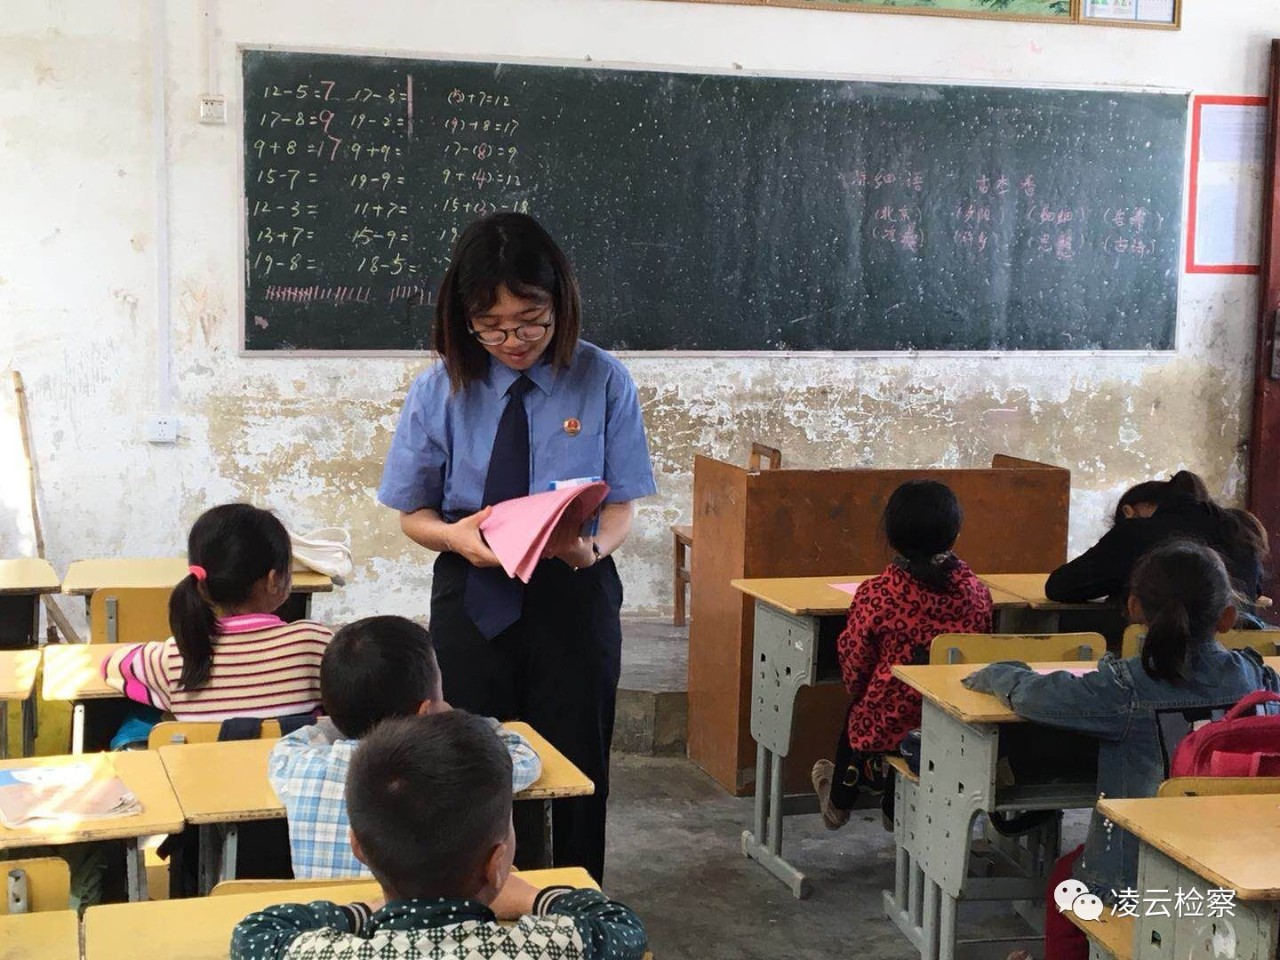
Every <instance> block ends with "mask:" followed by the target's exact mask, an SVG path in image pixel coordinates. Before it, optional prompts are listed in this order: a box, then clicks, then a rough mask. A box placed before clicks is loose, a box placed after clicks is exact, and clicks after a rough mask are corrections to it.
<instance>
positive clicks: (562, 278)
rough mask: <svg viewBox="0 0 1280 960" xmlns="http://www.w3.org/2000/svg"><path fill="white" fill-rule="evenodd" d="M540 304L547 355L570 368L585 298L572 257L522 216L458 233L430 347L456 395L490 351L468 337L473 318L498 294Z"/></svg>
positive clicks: (479, 371)
mask: <svg viewBox="0 0 1280 960" xmlns="http://www.w3.org/2000/svg"><path fill="white" fill-rule="evenodd" d="M500 287H506V288H507V290H508V291H510V293H511V294H512V295H513V296H516V297H521V298H523V299H532V300H539V301H545V302H546V303H547V304H548V305H549V306H550V307H551V311H552V316H553V317H554V318H555V331H554V332H553V333H552V335H551V342H550V343H549V344H548V345H547V353H546V356H547V357H548V358H549V359H550V360H551V362H552V363H553V364H554V365H555V366H557V367H559V368H561V369H564V368H565V367H567V366H569V363H570V362H571V361H572V360H573V354H574V351H575V350H576V349H577V347H578V328H579V326H580V324H581V315H582V298H581V295H580V294H579V292H578V281H577V278H576V277H575V276H574V273H573V267H572V266H570V264H569V258H568V257H566V256H565V255H564V251H562V250H561V249H560V248H559V247H558V246H556V242H555V241H554V240H552V239H551V234H549V233H547V231H546V230H544V229H543V228H542V226H541V225H540V224H539V223H538V221H536V220H534V219H533V217H530V216H528V215H527V214H523V213H513V212H511V211H507V212H504V213H491V214H489V216H487V217H484V218H482V219H480V220H477V221H476V222H475V223H473V224H471V225H470V226H469V227H467V229H465V230H464V231H462V236H460V237H459V238H458V242H457V243H456V244H455V245H454V248H453V259H452V260H451V261H450V263H449V268H448V269H447V270H446V271H445V274H444V279H443V280H442V281H441V282H440V297H439V300H438V301H437V303H436V319H435V326H434V328H433V330H432V345H433V346H434V347H435V351H436V353H438V354H439V355H440V358H441V359H442V360H443V361H444V366H445V369H446V370H447V371H448V372H449V384H450V386H451V387H452V388H453V390H454V392H455V393H456V392H457V391H459V390H461V389H462V388H463V387H465V386H467V384H469V383H471V382H472V381H473V380H479V379H481V378H483V377H484V376H485V374H486V372H487V371H488V369H489V354H488V353H487V352H486V351H485V349H484V347H482V346H481V345H480V343H479V341H477V340H476V339H475V337H473V336H472V335H471V330H470V323H471V317H472V316H473V315H475V314H477V313H482V312H483V311H485V310H488V309H489V308H490V307H491V306H493V304H494V302H495V301H496V300H497V298H498V289H499V288H500Z"/></svg>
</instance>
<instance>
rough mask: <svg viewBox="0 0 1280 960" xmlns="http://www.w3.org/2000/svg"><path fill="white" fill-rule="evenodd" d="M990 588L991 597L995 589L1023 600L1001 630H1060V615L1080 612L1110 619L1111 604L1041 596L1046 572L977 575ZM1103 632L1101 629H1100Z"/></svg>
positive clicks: (1096, 626)
mask: <svg viewBox="0 0 1280 960" xmlns="http://www.w3.org/2000/svg"><path fill="white" fill-rule="evenodd" d="M979 579H980V580H982V582H983V583H985V584H986V585H987V586H988V587H989V588H990V589H991V596H992V597H993V598H994V597H995V594H996V591H997V590H999V591H1000V592H1001V593H1003V594H1012V595H1013V596H1015V597H1021V598H1022V599H1023V600H1025V601H1026V606H1025V607H1023V609H1022V610H1021V611H1020V612H1019V613H1018V614H1017V615H1016V617H1014V618H1013V619H1012V620H1011V621H1010V622H1009V625H1008V627H1007V629H1004V630H1001V631H1000V632H1002V633H1062V632H1064V628H1063V626H1062V622H1061V621H1062V619H1063V616H1064V615H1073V614H1074V615H1083V616H1085V617H1087V618H1089V619H1090V620H1092V618H1093V617H1095V616H1096V617H1098V618H1105V619H1114V617H1115V616H1116V614H1115V613H1114V611H1115V606H1114V605H1113V604H1109V603H1102V602H1097V601H1083V602H1079V603H1062V602H1060V601H1057V600H1050V599H1049V598H1048V597H1047V596H1045V592H1044V585H1045V581H1047V580H1048V579H1049V574H1047V573H992V574H982V575H980V577H979ZM1100 627H1101V624H1096V623H1092V622H1089V623H1087V624H1086V625H1082V624H1078V623H1077V624H1072V629H1075V630H1082V629H1089V630H1094V629H1100ZM1101 632H1102V633H1103V635H1104V636H1105V634H1106V632H1107V631H1105V630H1101Z"/></svg>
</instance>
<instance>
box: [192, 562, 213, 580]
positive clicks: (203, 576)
mask: <svg viewBox="0 0 1280 960" xmlns="http://www.w3.org/2000/svg"><path fill="white" fill-rule="evenodd" d="M187 572H188V573H190V574H191V575H192V576H193V577H195V578H196V582H197V583H204V582H205V581H206V580H208V579H209V571H208V570H206V569H205V568H204V567H201V566H199V565H197V564H194V563H193V564H192V565H191V566H189V567H187Z"/></svg>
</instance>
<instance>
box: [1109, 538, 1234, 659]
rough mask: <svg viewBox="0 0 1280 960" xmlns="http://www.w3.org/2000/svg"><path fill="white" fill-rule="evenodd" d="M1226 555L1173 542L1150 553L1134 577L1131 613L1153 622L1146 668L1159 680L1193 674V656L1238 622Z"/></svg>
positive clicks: (1145, 647) (1144, 647)
mask: <svg viewBox="0 0 1280 960" xmlns="http://www.w3.org/2000/svg"><path fill="white" fill-rule="evenodd" d="M1233 599H1234V594H1233V593H1232V590H1231V580H1230V578H1229V577H1228V576H1227V569H1226V567H1225V566H1224V565H1223V563H1222V558H1221V557H1220V556H1218V554H1217V553H1216V552H1215V551H1214V550H1211V549H1210V548H1209V547H1206V546H1204V545H1203V544H1199V543H1193V542H1191V541H1188V540H1173V541H1170V542H1168V543H1165V544H1162V545H1161V546H1159V547H1156V548H1155V549H1154V550H1152V551H1150V552H1149V553H1147V554H1146V556H1144V557H1143V558H1142V559H1141V560H1140V561H1138V565H1137V566H1136V567H1134V569H1133V575H1132V576H1131V577H1130V580H1129V617H1130V619H1132V620H1134V621H1137V622H1140V623H1145V624H1146V625H1147V638H1146V640H1145V641H1144V642H1143V645H1142V666H1143V669H1145V670H1146V672H1147V673H1148V674H1150V675H1151V676H1153V677H1156V678H1157V679H1161V680H1167V681H1169V682H1171V683H1176V682H1178V681H1179V680H1185V679H1187V677H1188V670H1189V667H1190V661H1189V658H1190V654H1191V652H1192V650H1193V649H1195V648H1196V647H1197V646H1199V645H1201V644H1204V643H1208V642H1211V641H1212V639H1213V635H1214V633H1216V632H1222V631H1225V630H1230V629H1231V627H1232V626H1233V625H1234V624H1235V619H1236V611H1235V607H1233V606H1232V601H1233Z"/></svg>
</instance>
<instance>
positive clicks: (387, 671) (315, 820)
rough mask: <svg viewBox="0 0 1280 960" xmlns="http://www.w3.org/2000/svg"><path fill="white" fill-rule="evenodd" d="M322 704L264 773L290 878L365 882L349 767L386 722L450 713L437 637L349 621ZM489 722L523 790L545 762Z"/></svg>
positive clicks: (394, 624) (330, 652)
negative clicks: (350, 810)
mask: <svg viewBox="0 0 1280 960" xmlns="http://www.w3.org/2000/svg"><path fill="white" fill-rule="evenodd" d="M320 698H321V701H322V702H323V704H324V711H325V713H326V715H327V716H326V717H322V718H321V719H320V720H319V721H318V722H317V723H316V724H315V725H313V726H309V727H303V728H302V729H300V730H296V731H294V732H293V733H290V734H288V735H287V736H284V737H281V739H280V742H279V743H278V744H276V746H275V748H274V749H273V750H272V751H271V759H270V761H269V763H268V768H267V773H268V776H269V777H270V780H271V786H272V787H274V788H275V791H276V794H277V795H278V796H279V797H280V801H281V803H283V804H284V807H285V812H286V814H287V815H288V819H289V847H290V852H291V853H292V857H293V875H294V876H295V877H296V878H297V879H299V880H318V879H327V878H331V877H358V876H368V875H369V871H368V870H367V869H365V868H364V867H363V866H362V865H361V864H360V862H359V861H358V860H357V859H356V858H355V856H353V855H352V852H351V845H350V843H348V841H347V804H346V801H345V800H344V799H343V788H344V787H345V785H346V782H347V768H348V766H349V765H350V763H351V755H352V754H353V753H354V752H355V749H356V746H357V745H358V744H359V742H360V740H361V738H363V737H364V736H365V735H366V734H368V733H369V731H371V730H372V729H373V728H374V727H376V726H377V725H378V724H379V723H381V722H382V721H384V720H387V719H389V718H392V717H405V716H412V715H414V714H425V713H439V712H442V711H446V710H448V709H449V705H448V704H447V703H445V702H444V698H443V695H442V694H441V691H440V668H439V666H438V665H437V664H436V655H435V649H434V648H433V647H432V644H431V634H430V633H428V632H427V630H426V628H424V627H421V626H419V625H418V624H416V623H414V622H413V621H412V620H407V619H405V618H404V617H367V618H365V619H364V620H357V621H356V622H355V623H351V624H348V625H347V626H345V627H343V628H342V629H341V630H339V631H338V632H337V633H336V634H334V637H333V639H332V640H330V641H329V645H328V647H327V648H326V649H325V653H324V658H323V659H322V660H321V662H320ZM487 722H488V723H489V725H490V726H491V727H492V729H493V730H494V731H495V732H496V734H497V736H498V737H499V738H501V740H502V742H503V744H504V745H505V746H506V748H507V751H508V752H509V753H510V755H511V761H512V777H511V780H512V782H511V787H512V789H514V790H515V791H516V792H517V793H518V792H520V791H521V790H524V789H525V788H527V787H529V786H530V785H532V784H533V783H534V781H536V780H537V779H538V777H539V775H540V774H541V773H542V761H541V760H539V759H538V755H537V753H535V752H534V749H533V747H531V746H530V745H529V741H527V740H525V738H524V737H522V736H520V734H518V733H512V732H510V731H508V730H503V729H502V728H501V727H499V726H498V722H497V721H496V720H489V721H487Z"/></svg>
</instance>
